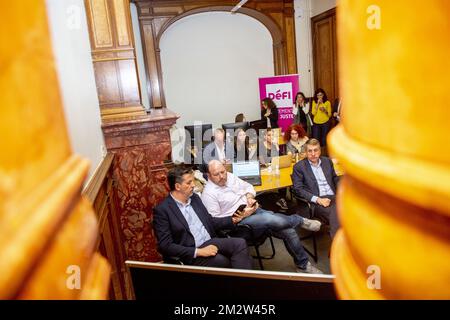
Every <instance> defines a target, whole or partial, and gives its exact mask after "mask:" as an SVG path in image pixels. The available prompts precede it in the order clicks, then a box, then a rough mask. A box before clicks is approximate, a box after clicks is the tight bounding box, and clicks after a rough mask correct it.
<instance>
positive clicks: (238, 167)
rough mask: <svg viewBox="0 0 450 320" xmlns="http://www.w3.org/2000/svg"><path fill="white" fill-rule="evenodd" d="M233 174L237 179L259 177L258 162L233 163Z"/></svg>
mask: <svg viewBox="0 0 450 320" xmlns="http://www.w3.org/2000/svg"><path fill="white" fill-rule="evenodd" d="M232 168H233V174H234V175H235V176H238V177H254V176H259V175H260V170H259V161H248V162H233V164H232Z"/></svg>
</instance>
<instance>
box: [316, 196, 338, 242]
mask: <svg viewBox="0 0 450 320" xmlns="http://www.w3.org/2000/svg"><path fill="white" fill-rule="evenodd" d="M322 198H328V199H330V200H331V204H330V206H328V207H326V208H324V207H322V206H321V205H319V204H314V215H315V216H316V217H321V218H323V219H325V220H326V221H327V222H328V224H329V225H330V236H331V239H334V236H335V235H336V232H337V231H338V229H339V227H340V224H339V220H338V216H337V212H336V198H335V197H334V196H324V197H322Z"/></svg>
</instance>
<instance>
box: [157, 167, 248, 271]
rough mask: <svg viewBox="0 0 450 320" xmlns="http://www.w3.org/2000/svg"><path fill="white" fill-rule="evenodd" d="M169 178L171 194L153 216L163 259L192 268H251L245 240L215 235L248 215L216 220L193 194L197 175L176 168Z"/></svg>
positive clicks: (172, 170)
mask: <svg viewBox="0 0 450 320" xmlns="http://www.w3.org/2000/svg"><path fill="white" fill-rule="evenodd" d="M167 179H168V182H169V187H170V190H171V192H170V194H169V196H167V198H166V199H164V200H163V201H162V202H161V204H159V205H158V206H157V207H156V208H155V210H154V215H153V226H154V229H155V232H156V237H157V239H158V249H159V252H160V253H161V254H162V255H163V257H177V258H179V259H181V261H182V262H183V263H185V264H190V265H198V266H208V267H219V268H228V267H232V268H239V269H251V268H252V261H251V258H250V256H249V253H248V248H247V244H246V242H245V240H244V239H242V238H218V237H217V235H216V230H220V229H231V228H233V227H234V225H235V224H237V223H239V222H240V221H241V220H242V219H243V218H244V217H245V214H244V213H242V214H241V215H240V214H236V215H234V216H233V217H226V218H213V217H212V216H211V215H210V214H209V213H208V211H207V210H206V208H205V206H204V205H203V203H202V202H201V200H200V198H199V197H198V195H196V194H194V174H193V172H192V169H191V168H189V167H185V166H183V165H180V166H175V167H174V168H173V169H171V170H170V171H169V173H168V176H167Z"/></svg>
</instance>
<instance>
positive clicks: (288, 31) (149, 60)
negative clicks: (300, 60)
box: [133, 0, 297, 108]
mask: <svg viewBox="0 0 450 320" xmlns="http://www.w3.org/2000/svg"><path fill="white" fill-rule="evenodd" d="M133 2H135V3H136V5H137V7H138V16H139V23H140V30H141V35H142V46H143V49H144V60H145V65H146V75H147V82H148V88H147V89H148V92H147V93H148V95H149V98H150V99H149V100H150V103H151V106H152V107H153V108H164V107H166V102H165V96H164V88H163V81H162V67H161V56H160V48H159V42H160V39H161V37H162V35H163V34H164V31H166V30H167V28H169V27H170V26H171V25H172V24H173V23H174V22H176V21H178V20H180V19H182V18H185V17H187V16H190V15H194V14H198V13H202V12H212V11H223V12H230V11H231V9H232V8H233V7H234V6H235V5H236V1H229V0H209V1H190V0H184V1H183V0H175V1H150V0H133ZM239 13H242V14H245V15H248V16H250V17H252V18H254V19H256V20H258V21H259V22H261V23H262V24H263V25H264V26H265V27H266V28H267V29H268V31H269V32H270V34H271V35H272V40H273V56H274V70H275V75H281V74H288V73H297V58H296V45H295V26H294V7H293V1H292V0H288V1H286V0H285V1H250V2H248V3H247V4H246V5H245V7H242V8H241V9H240V10H239Z"/></svg>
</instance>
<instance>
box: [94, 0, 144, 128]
mask: <svg viewBox="0 0 450 320" xmlns="http://www.w3.org/2000/svg"><path fill="white" fill-rule="evenodd" d="M85 6H86V12H87V18H88V26H89V34H90V40H91V48H92V60H93V63H94V72H95V80H96V84H97V94H98V98H99V102H100V109H101V115H102V119H103V120H104V119H105V118H104V115H105V114H107V115H108V117H107V118H108V119H116V118H117V119H122V118H123V117H128V116H132V115H138V116H143V115H145V111H144V108H143V107H142V105H141V102H140V101H141V99H140V88H139V82H138V74H137V67H136V57H135V52H134V40H133V32H132V26H131V13H130V3H129V0H85ZM137 107H139V108H138V109H139V112H137V111H138V110H137ZM108 109H110V110H109V111H108V112H105V111H106V110H108Z"/></svg>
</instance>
